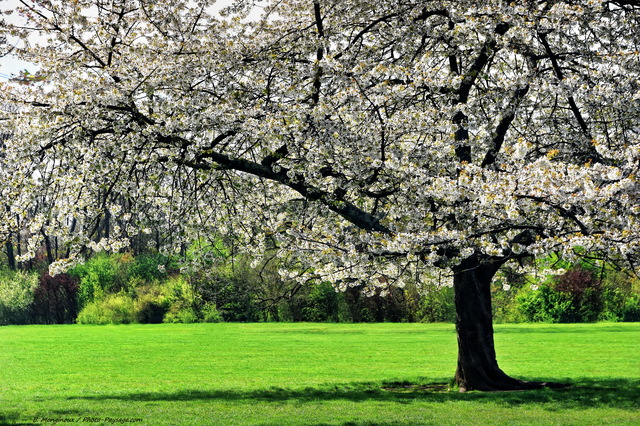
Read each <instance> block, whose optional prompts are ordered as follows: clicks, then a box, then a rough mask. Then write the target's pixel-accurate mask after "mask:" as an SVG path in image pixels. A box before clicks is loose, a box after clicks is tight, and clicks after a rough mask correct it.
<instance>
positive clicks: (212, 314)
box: [200, 303, 222, 322]
mask: <svg viewBox="0 0 640 426" xmlns="http://www.w3.org/2000/svg"><path fill="white" fill-rule="evenodd" d="M200 314H201V316H202V318H201V321H202V322H222V315H220V312H218V308H216V305H215V304H214V303H206V304H205V305H204V306H203V307H202V309H201V311H200Z"/></svg>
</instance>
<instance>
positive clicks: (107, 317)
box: [78, 294, 136, 324]
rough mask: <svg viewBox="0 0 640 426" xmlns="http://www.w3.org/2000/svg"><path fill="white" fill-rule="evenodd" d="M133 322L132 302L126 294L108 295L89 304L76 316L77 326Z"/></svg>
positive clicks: (134, 314) (134, 315)
mask: <svg viewBox="0 0 640 426" xmlns="http://www.w3.org/2000/svg"><path fill="white" fill-rule="evenodd" d="M135 320H136V313H135V306H134V301H133V299H132V298H131V297H130V296H128V295H126V294H110V295H108V296H105V297H104V298H103V299H100V300H96V301H93V302H90V303H89V304H87V306H85V307H84V308H83V309H82V310H81V311H80V313H79V314H78V324H129V323H132V322H135Z"/></svg>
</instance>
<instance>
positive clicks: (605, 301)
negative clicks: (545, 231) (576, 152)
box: [0, 236, 640, 325]
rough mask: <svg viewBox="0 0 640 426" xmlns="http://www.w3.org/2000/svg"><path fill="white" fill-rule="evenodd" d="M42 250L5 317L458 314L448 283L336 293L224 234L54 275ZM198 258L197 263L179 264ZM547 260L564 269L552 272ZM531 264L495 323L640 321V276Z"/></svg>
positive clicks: (339, 318)
mask: <svg viewBox="0 0 640 426" xmlns="http://www.w3.org/2000/svg"><path fill="white" fill-rule="evenodd" d="M149 238H155V236H151V237H149ZM46 250H47V248H46V247H43V248H42V250H41V251H40V252H39V255H38V257H36V259H35V260H33V261H31V262H29V263H26V264H24V265H22V269H17V268H16V269H11V268H9V267H5V268H4V269H3V270H2V271H1V272H0V324H2V325H6V324H62V323H75V322H78V323H88V324H109V323H113V324H121V323H161V322H181V323H192V322H220V321H230V322H265V321H284V322H292V321H293V322H297V321H309V322H453V321H455V307H454V299H453V298H454V296H453V289H452V288H450V287H447V286H443V287H440V288H437V287H435V286H432V287H429V288H424V287H420V285H419V284H418V283H413V282H409V283H408V284H407V285H406V286H405V287H404V288H398V287H390V288H389V289H388V290H387V291H383V290H378V291H376V292H375V293H367V292H365V291H363V290H364V288H363V287H362V286H357V285H356V286H353V287H348V289H347V290H346V291H344V292H337V291H336V290H335V288H334V285H333V284H332V283H330V282H326V281H324V282H323V281H317V282H313V281H311V282H309V283H307V285H301V284H299V283H297V282H294V281H290V280H287V279H286V278H284V277H283V276H281V274H280V273H279V268H280V267H282V265H281V264H280V263H281V261H276V260H275V259H270V258H269V257H268V256H264V258H263V260H261V261H259V262H256V261H255V259H252V258H251V257H250V256H248V255H232V253H231V251H230V249H229V247H228V246H227V245H225V244H224V243H223V242H222V240H218V242H217V243H216V244H215V245H210V246H208V247H207V249H206V250H205V252H204V254H203V252H202V251H195V250H193V249H190V248H188V249H186V250H185V253H184V257H183V258H182V262H181V263H178V262H177V261H176V260H172V259H171V258H169V257H167V256H165V255H162V254H159V253H157V252H153V251H150V250H147V251H146V252H140V253H136V254H135V255H134V254H133V253H132V252H125V253H116V254H106V253H97V254H95V255H93V256H92V257H90V258H89V259H88V260H87V261H86V262H85V263H84V264H80V265H77V266H75V267H74V268H72V269H71V270H70V271H69V272H68V273H65V274H58V275H56V276H53V277H52V276H50V275H49V273H48V268H47V266H48V260H49V259H48V256H47V253H46ZM195 256H198V257H199V258H198V259H193V257H195ZM194 260H196V261H198V262H199V264H200V267H198V268H188V267H184V266H182V267H181V265H185V264H188V262H187V261H194ZM551 265H553V267H554V268H557V269H559V268H563V269H565V270H566V272H564V273H563V274H561V275H555V276H550V275H546V274H545V273H544V271H545V270H548V268H549V266H551ZM535 266H536V270H538V271H540V274H539V275H537V276H536V275H531V274H529V275H527V274H522V273H519V272H517V271H515V270H513V269H509V268H503V269H502V270H501V271H500V272H499V273H498V275H497V278H496V279H495V280H494V282H493V284H492V298H493V316H494V320H495V321H497V322H551V323H566V322H594V321H640V280H638V279H637V278H635V277H633V276H632V275H631V274H628V273H625V272H624V271H620V270H617V269H614V268H613V267H611V266H610V265H603V264H602V263H601V262H600V263H598V262H594V263H589V262H587V261H582V262H580V263H577V264H569V263H568V262H563V261H561V260H559V259H558V258H555V257H553V256H549V257H547V258H545V259H543V260H541V261H538V264H536V265H535Z"/></svg>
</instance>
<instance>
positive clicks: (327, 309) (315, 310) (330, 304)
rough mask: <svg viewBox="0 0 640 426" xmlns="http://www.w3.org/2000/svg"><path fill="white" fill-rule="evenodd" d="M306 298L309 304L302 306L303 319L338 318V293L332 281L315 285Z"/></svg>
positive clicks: (313, 320) (315, 320)
mask: <svg viewBox="0 0 640 426" xmlns="http://www.w3.org/2000/svg"><path fill="white" fill-rule="evenodd" d="M306 299H307V306H305V307H303V308H302V320H303V321H312V322H327V321H333V322H335V321H337V320H338V294H337V293H336V291H335V289H334V288H333V285H332V284H331V283H329V282H323V283H320V284H318V285H316V286H314V287H313V289H312V291H311V293H310V294H309V296H308V297H307V298H306Z"/></svg>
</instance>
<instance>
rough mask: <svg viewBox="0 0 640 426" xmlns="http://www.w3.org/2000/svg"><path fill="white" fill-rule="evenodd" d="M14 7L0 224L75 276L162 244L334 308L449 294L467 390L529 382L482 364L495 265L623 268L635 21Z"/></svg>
mask: <svg viewBox="0 0 640 426" xmlns="http://www.w3.org/2000/svg"><path fill="white" fill-rule="evenodd" d="M20 3H21V4H22V6H21V11H22V14H23V15H24V16H25V17H26V18H27V19H28V24H26V25H24V26H23V27H21V28H17V27H14V28H12V29H11V31H12V32H13V34H18V35H20V36H22V37H23V38H24V39H25V44H24V47H23V48H21V49H20V54H21V56H22V58H23V59H26V60H29V61H32V62H35V63H37V64H38V65H39V67H40V70H41V71H40V72H41V76H42V78H44V79H45V80H46V81H45V82H42V83H39V84H31V85H5V87H3V88H2V96H3V97H4V100H5V102H13V103H17V104H20V105H21V108H20V113H19V114H13V115H11V117H10V118H11V124H10V125H11V128H12V132H13V134H14V136H13V138H12V139H11V140H10V141H9V142H8V146H7V148H6V155H5V157H4V159H3V161H4V163H5V164H4V166H3V168H2V173H3V174H4V176H3V183H2V184H3V187H4V189H3V196H4V197H5V200H10V207H9V209H8V212H3V214H6V215H7V217H8V218H15V217H21V218H26V217H31V219H29V221H28V226H30V228H31V230H32V231H33V232H34V233H36V232H39V231H40V230H46V234H47V235H55V236H57V237H58V238H60V239H61V240H62V241H63V242H64V243H65V244H66V245H67V246H68V247H69V250H70V257H71V258H73V255H74V253H76V252H78V251H79V250H81V249H82V248H83V247H90V248H92V249H119V248H122V247H123V246H124V245H126V244H127V240H128V238H129V237H130V236H131V235H134V234H135V233H136V232H138V231H139V230H140V229H144V228H145V227H147V226H149V225H150V224H163V226H167V227H171V229H172V231H171V238H169V239H166V240H165V241H158V243H159V244H160V246H161V247H158V248H159V249H162V250H169V251H170V250H173V249H176V248H178V247H180V246H181V245H183V244H185V243H187V242H189V241H193V240H196V239H198V238H202V237H203V236H207V235H220V234H231V233H233V234H234V235H235V236H236V237H237V238H238V240H239V241H243V242H244V243H245V244H246V246H247V247H248V249H254V250H256V252H258V253H259V252H260V251H261V250H262V248H263V246H264V245H265V244H271V245H274V246H276V247H277V248H278V249H279V250H280V252H281V253H282V255H283V256H285V255H286V256H289V258H290V259H291V258H293V259H295V260H296V265H297V267H296V268H295V270H293V271H290V272H289V273H290V275H291V277H294V278H298V279H300V280H304V279H306V278H305V277H308V276H309V275H312V276H316V277H321V278H323V279H327V280H330V281H332V282H333V283H334V284H335V285H336V286H337V287H338V288H340V287H343V288H344V287H346V286H349V285H353V284H354V283H361V282H362V281H364V282H366V283H367V284H368V285H369V286H370V287H371V288H375V287H382V288H383V289H384V288H387V287H388V286H393V285H397V286H402V284H403V282H404V281H406V280H407V279H411V280H415V281H417V282H421V281H422V282H425V281H429V280H434V279H435V278H434V277H438V276H439V277H440V278H439V279H442V277H443V276H445V277H447V276H448V277H449V278H450V279H451V280H452V283H453V286H454V289H455V295H456V296H455V301H456V310H457V333H458V345H459V355H458V367H457V372H456V381H457V383H458V384H459V386H460V387H461V389H466V390H471V389H478V390H509V389H525V388H533V387H539V386H543V385H544V383H531V382H524V381H521V380H517V379H514V378H511V377H509V376H508V375H507V374H505V373H504V372H502V370H501V369H500V368H499V367H498V364H497V361H496V354H495V350H494V342H493V329H492V319H491V300H490V283H491V280H492V277H493V276H494V274H495V273H496V271H497V270H498V269H499V268H500V267H501V266H502V265H504V264H505V263H506V262H518V261H520V260H522V259H524V258H526V257H531V256H538V255H543V254H545V253H550V252H557V253H560V254H562V255H563V256H565V257H569V258H571V257H572V256H576V255H578V254H579V253H577V251H578V250H580V251H581V252H589V253H597V254H598V255H602V256H612V257H615V258H617V259H626V260H628V261H630V262H631V263H634V262H636V261H637V260H638V257H637V256H638V237H639V234H638V230H639V229H640V223H639V215H640V204H639V203H638V195H637V194H638V190H639V189H640V186H639V183H638V176H637V173H638V167H639V166H640V137H639V135H638V133H639V132H640V81H639V75H640V53H639V51H640V31H638V28H640V8H638V7H637V6H636V5H635V4H636V2H633V1H624V0H620V1H606V0H590V1H573V0H565V1H563V0H548V1H543V0H541V1H530V0H524V1H521V2H509V1H503V0H487V1H481V2H477V1H466V0H465V1H449V0H434V1H417V0H391V1H385V2H374V1H369V0H358V1H350V2H344V1H341V0H317V1H311V0H281V1H267V2H262V3H259V4H258V7H259V10H260V13H261V14H260V17H259V18H254V17H248V16H249V13H255V10H256V6H255V5H254V4H253V3H254V2H251V1H248V0H245V1H235V2H233V4H229V5H228V6H229V7H227V8H226V9H223V10H222V12H221V14H222V16H220V15H219V14H218V12H214V9H213V8H212V3H213V2H212V1H204V0H200V1H195V0H193V1H186V0H171V1H168V0H153V1H151V0H74V1H56V0H30V1H26V0H23V1H20ZM227 3H231V2H227ZM252 11H253V12H252ZM252 16H253V15H252ZM35 171H37V172H35ZM38 200H40V202H38ZM35 204H37V205H39V206H46V209H44V208H40V209H39V210H38V211H37V214H35V215H26V214H24V212H25V211H27V210H28V209H33V208H34V207H33V206H34V205H35ZM105 218H110V219H109V220H110V221H109V222H108V223H111V224H112V225H111V226H110V227H109V228H108V229H107V231H106V232H104V226H102V229H103V232H102V233H101V234H100V236H99V238H97V237H96V235H97V234H96V230H97V229H100V228H101V225H100V224H101V223H104V220H105ZM12 220H14V221H15V219H12ZM17 225H18V224H16V226H17ZM19 225H20V226H25V225H26V224H25V223H20V224H19ZM4 226H5V227H7V226H8V225H4ZM3 229H4V228H3ZM7 229H8V228H7ZM63 263H64V262H63ZM57 266H64V264H57ZM55 267H56V265H54V268H55ZM434 271H444V272H443V273H442V274H437V273H435V272H434ZM283 273H284V272H283Z"/></svg>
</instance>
